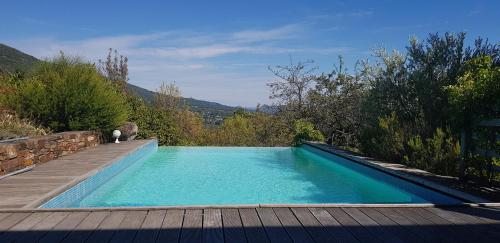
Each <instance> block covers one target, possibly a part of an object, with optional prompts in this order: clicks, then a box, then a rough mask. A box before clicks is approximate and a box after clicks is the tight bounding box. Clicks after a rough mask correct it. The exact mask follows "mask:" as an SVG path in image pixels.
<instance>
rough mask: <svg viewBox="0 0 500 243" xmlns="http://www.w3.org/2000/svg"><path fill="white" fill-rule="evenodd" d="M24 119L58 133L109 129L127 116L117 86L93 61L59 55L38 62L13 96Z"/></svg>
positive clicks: (126, 110) (123, 101) (107, 130)
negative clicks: (46, 60)
mask: <svg viewBox="0 0 500 243" xmlns="http://www.w3.org/2000/svg"><path fill="white" fill-rule="evenodd" d="M10 104H11V106H12V108H14V109H15V110H16V111H17V113H18V114H20V115H21V116H22V117H23V118H31V119H33V120H35V121H36V122H37V123H39V124H41V125H43V126H45V127H49V128H50V129H51V130H53V131H56V132H60V131H68V130H98V131H102V132H105V133H106V132H109V131H110V130H112V129H115V128H116V127H118V126H119V125H121V124H122V123H124V122H125V121H126V119H127V115H128V111H129V110H128V106H127V104H126V101H125V98H124V97H123V96H122V95H121V94H120V93H119V92H118V91H117V89H116V87H115V86H114V85H113V84H112V83H111V82H110V81H109V80H107V79H106V78H105V77H103V76H102V75H100V74H99V72H98V71H97V69H96V67H95V66H94V65H92V64H88V63H84V62H82V61H81V60H79V59H77V58H68V57H66V56H64V55H63V54H61V56H59V57H58V58H55V59H53V60H51V61H48V62H41V63H40V64H39V66H37V67H36V68H35V70H34V72H33V74H32V75H31V76H30V77H28V78H27V79H26V80H24V81H23V82H21V83H20V84H19V87H18V89H17V91H16V93H15V94H14V95H13V96H12V99H11V103H10Z"/></svg>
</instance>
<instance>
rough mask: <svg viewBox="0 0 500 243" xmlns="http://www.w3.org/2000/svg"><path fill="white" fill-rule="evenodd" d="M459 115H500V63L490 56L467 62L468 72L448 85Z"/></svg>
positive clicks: (468, 116) (451, 100)
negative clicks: (497, 64)
mask: <svg viewBox="0 0 500 243" xmlns="http://www.w3.org/2000/svg"><path fill="white" fill-rule="evenodd" d="M445 90H446V91H448V95H449V101H450V104H451V106H452V107H453V108H454V111H455V112H456V114H457V115H458V116H459V117H461V119H460V121H463V119H471V118H475V120H476V121H477V120H480V119H485V118H494V117H496V116H499V115H500V99H499V97H500V66H495V65H493V59H492V57H490V56H480V57H477V58H475V59H472V60H469V61H467V62H466V63H465V72H464V73H463V74H462V75H461V76H460V77H459V78H458V82H457V83H456V84H454V85H449V86H447V87H445Z"/></svg>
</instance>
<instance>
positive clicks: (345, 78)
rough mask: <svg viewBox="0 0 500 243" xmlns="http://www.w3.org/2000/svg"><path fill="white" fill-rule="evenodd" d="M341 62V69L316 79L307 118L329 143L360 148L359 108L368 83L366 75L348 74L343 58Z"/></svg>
mask: <svg viewBox="0 0 500 243" xmlns="http://www.w3.org/2000/svg"><path fill="white" fill-rule="evenodd" d="M339 62H340V64H339V68H337V69H336V70H334V71H333V72H332V73H329V74H322V75H321V76H319V77H317V78H316V79H315V83H316V85H315V87H314V88H312V89H311V90H310V91H309V93H308V95H307V101H308V117H309V120H311V121H312V122H313V123H314V125H315V127H317V128H318V129H319V130H320V131H321V132H322V134H324V135H325V136H326V137H327V140H328V143H330V144H333V145H337V146H346V147H349V146H350V147H354V146H357V145H358V141H357V135H358V131H359V129H358V128H359V127H360V125H361V109H360V106H361V103H362V102H363V99H364V97H365V93H366V92H365V90H366V83H365V82H364V80H363V79H364V74H363V72H356V73H355V74H349V73H347V71H346V70H345V69H344V62H343V60H342V58H341V57H339Z"/></svg>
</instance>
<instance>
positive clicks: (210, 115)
mask: <svg viewBox="0 0 500 243" xmlns="http://www.w3.org/2000/svg"><path fill="white" fill-rule="evenodd" d="M127 89H128V90H129V91H131V92H132V93H134V94H136V95H138V96H140V97H141V98H142V99H143V100H144V101H146V102H147V103H151V102H152V101H153V99H154V96H155V93H156V92H154V91H151V90H147V89H145V88H142V87H139V86H136V85H133V84H131V83H127ZM181 103H184V104H186V105H188V106H189V109H190V110H191V111H194V112H198V113H200V114H201V115H202V116H203V120H204V121H205V123H206V124H212V125H218V124H220V123H221V122H222V120H224V118H225V117H227V116H230V115H232V114H233V112H234V111H235V110H236V109H237V107H233V106H227V105H222V104H219V103H217V102H211V101H205V100H197V99H193V98H184V97H183V98H182V102H181Z"/></svg>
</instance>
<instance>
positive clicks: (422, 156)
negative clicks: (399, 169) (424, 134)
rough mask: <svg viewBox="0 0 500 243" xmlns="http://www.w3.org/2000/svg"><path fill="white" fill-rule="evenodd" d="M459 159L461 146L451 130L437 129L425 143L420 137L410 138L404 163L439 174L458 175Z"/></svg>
mask: <svg viewBox="0 0 500 243" xmlns="http://www.w3.org/2000/svg"><path fill="white" fill-rule="evenodd" d="M459 157H460V145H459V143H458V141H456V140H455V139H453V137H452V136H451V132H450V130H449V129H446V130H444V131H443V129H441V128H437V129H436V131H435V132H434V135H433V136H432V137H431V138H428V139H426V140H425V143H424V142H422V139H421V138H420V136H418V135H417V136H414V137H412V138H410V139H409V141H408V143H407V151H406V152H405V155H404V158H403V161H404V163H405V164H408V165H410V166H412V167H417V168H420V169H424V170H428V171H431V172H434V173H437V174H441V175H456V174H457V164H458V163H457V162H458V159H459Z"/></svg>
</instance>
